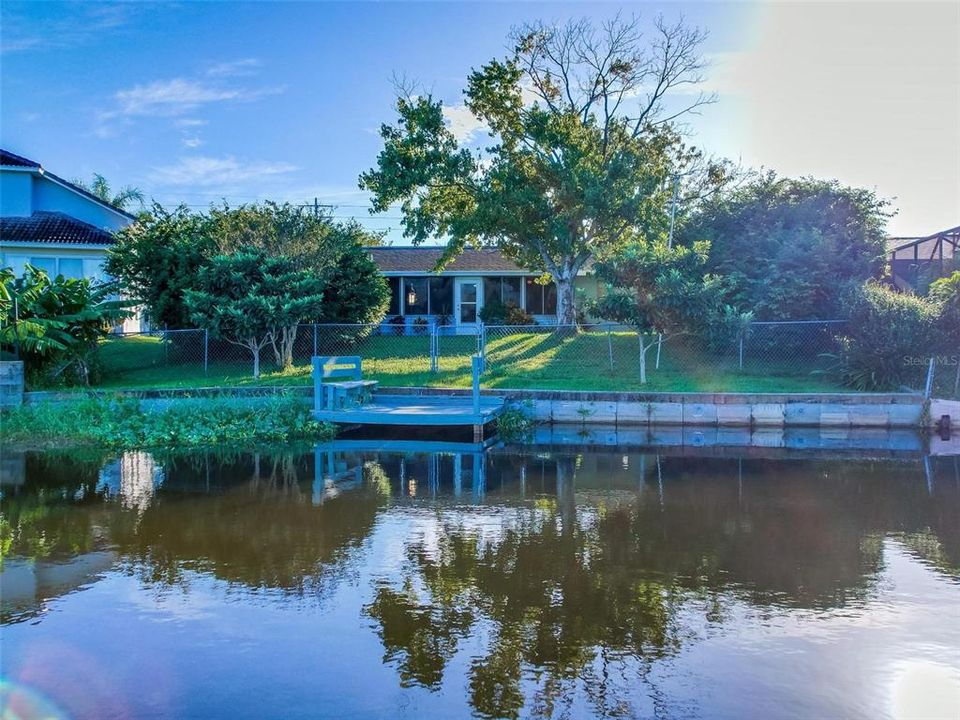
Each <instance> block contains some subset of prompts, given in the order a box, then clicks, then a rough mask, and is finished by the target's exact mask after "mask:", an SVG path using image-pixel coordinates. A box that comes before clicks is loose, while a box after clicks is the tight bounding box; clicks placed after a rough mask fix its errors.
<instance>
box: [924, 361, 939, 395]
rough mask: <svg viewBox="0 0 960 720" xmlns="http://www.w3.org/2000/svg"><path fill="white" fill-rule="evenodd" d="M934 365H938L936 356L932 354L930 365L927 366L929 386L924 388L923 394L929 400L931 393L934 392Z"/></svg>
mask: <svg viewBox="0 0 960 720" xmlns="http://www.w3.org/2000/svg"><path fill="white" fill-rule="evenodd" d="M934 365H936V358H935V357H934V356H933V355H931V356H930V365H929V366H928V367H927V386H926V388H924V391H923V396H924V397H925V398H927V399H928V400H929V399H930V395H931V393H932V392H933V368H934Z"/></svg>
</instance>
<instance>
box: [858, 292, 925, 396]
mask: <svg viewBox="0 0 960 720" xmlns="http://www.w3.org/2000/svg"><path fill="white" fill-rule="evenodd" d="M847 305H848V307H849V308H850V323H849V325H848V328H849V329H848V330H847V334H846V336H845V337H844V338H842V339H841V350H840V371H841V374H842V377H843V380H844V382H845V383H846V384H848V385H851V386H853V387H855V388H857V389H858V390H898V389H900V388H901V387H902V386H904V385H908V386H911V387H913V388H918V387H920V386H921V385H922V383H923V379H924V375H925V372H926V363H925V362H924V360H925V359H926V358H929V356H930V355H931V354H933V353H934V352H936V350H937V346H938V343H939V339H940V338H939V335H938V330H937V320H938V311H939V306H938V305H937V304H936V303H934V302H932V301H930V300H928V299H925V298H920V297H917V296H916V295H908V294H904V293H899V292H896V291H894V290H891V289H890V288H888V287H885V286H883V285H879V284H876V283H872V282H870V283H867V284H866V285H864V286H863V287H862V288H859V289H858V290H857V291H854V292H853V293H851V294H850V296H849V299H848V303H847Z"/></svg>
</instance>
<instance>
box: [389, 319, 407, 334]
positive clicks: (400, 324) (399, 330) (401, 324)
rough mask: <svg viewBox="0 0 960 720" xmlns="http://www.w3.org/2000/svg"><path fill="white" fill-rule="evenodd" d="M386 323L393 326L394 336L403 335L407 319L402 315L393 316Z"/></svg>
mask: <svg viewBox="0 0 960 720" xmlns="http://www.w3.org/2000/svg"><path fill="white" fill-rule="evenodd" d="M387 322H388V323H389V324H390V325H392V326H393V332H394V334H395V335H403V333H404V330H406V327H407V319H406V318H405V317H404V316H403V315H394V316H393V317H392V318H390V319H389V320H387Z"/></svg>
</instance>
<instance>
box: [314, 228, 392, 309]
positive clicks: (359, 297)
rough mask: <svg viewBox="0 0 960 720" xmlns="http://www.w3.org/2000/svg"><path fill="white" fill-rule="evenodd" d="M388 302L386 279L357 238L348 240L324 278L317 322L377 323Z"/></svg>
mask: <svg viewBox="0 0 960 720" xmlns="http://www.w3.org/2000/svg"><path fill="white" fill-rule="evenodd" d="M389 306H390V286H389V285H388V284H387V279H386V278H385V277H384V276H383V275H382V274H381V272H380V269H379V268H378V267H377V265H376V263H375V262H373V259H372V258H371V257H370V253H368V252H367V251H366V250H365V249H364V247H363V246H362V245H361V244H360V242H353V243H349V244H348V245H347V246H346V248H344V251H343V253H342V254H341V255H340V259H339V260H338V262H337V264H336V266H335V267H334V268H333V270H332V272H331V274H330V276H329V278H328V279H327V284H326V289H325V291H324V296H323V308H322V309H321V312H320V318H319V322H323V323H350V324H354V323H360V324H367V323H379V322H380V321H381V320H383V318H384V316H385V315H386V314H387V308H388V307H389Z"/></svg>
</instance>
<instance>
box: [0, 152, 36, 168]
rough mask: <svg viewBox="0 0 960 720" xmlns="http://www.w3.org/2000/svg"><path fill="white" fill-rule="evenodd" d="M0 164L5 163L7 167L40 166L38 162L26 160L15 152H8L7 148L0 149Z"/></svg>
mask: <svg viewBox="0 0 960 720" xmlns="http://www.w3.org/2000/svg"><path fill="white" fill-rule="evenodd" d="M0 165H5V166H7V167H30V168H38V167H40V163H38V162H34V161H33V160H28V159H27V158H25V157H21V156H20V155H17V154H16V153H12V152H10V151H9V150H0Z"/></svg>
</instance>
